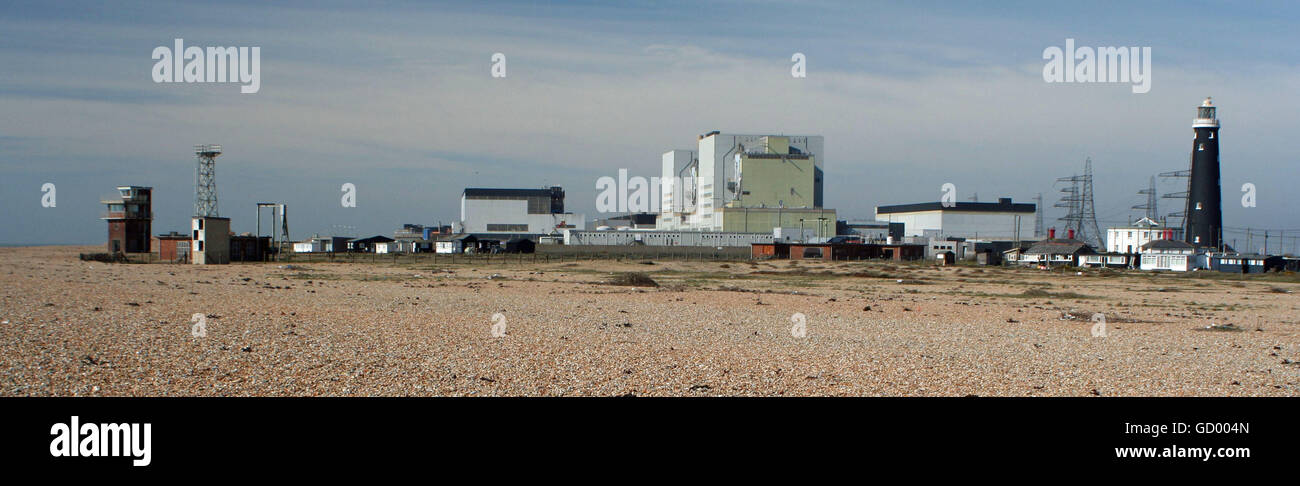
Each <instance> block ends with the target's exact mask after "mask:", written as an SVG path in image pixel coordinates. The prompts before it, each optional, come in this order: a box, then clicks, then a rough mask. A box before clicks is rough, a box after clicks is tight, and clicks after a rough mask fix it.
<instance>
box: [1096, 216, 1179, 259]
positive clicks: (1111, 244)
mask: <svg viewBox="0 0 1300 486" xmlns="http://www.w3.org/2000/svg"><path fill="white" fill-rule="evenodd" d="M1182 232H1183V230H1182V229H1181V228H1165V227H1162V226H1161V225H1160V223H1157V222H1155V221H1154V220H1152V219H1151V218H1142V219H1139V220H1137V221H1136V222H1134V223H1133V224H1130V225H1128V226H1116V227H1113V228H1107V229H1106V251H1108V252H1111V253H1139V252H1140V251H1141V249H1142V247H1143V246H1146V244H1147V243H1150V242H1152V241H1155V240H1181V239H1183V235H1182Z"/></svg>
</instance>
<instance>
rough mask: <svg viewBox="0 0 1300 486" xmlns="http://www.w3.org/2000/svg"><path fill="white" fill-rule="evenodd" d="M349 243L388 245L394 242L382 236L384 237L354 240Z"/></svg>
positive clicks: (377, 236) (376, 236)
mask: <svg viewBox="0 0 1300 486" xmlns="http://www.w3.org/2000/svg"><path fill="white" fill-rule="evenodd" d="M349 241H351V242H353V243H389V242H392V241H394V240H393V239H392V238H389V237H387V236H384V235H375V236H371V237H369V238H356V239H353V240H349Z"/></svg>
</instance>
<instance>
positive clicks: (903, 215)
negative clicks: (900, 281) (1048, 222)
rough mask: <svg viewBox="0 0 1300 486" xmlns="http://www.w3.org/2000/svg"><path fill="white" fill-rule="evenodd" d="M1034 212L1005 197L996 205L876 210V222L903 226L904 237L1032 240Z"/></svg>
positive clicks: (1031, 207)
mask: <svg viewBox="0 0 1300 486" xmlns="http://www.w3.org/2000/svg"><path fill="white" fill-rule="evenodd" d="M1036 210H1037V206H1036V205H1034V204H1030V203H1013V202H1011V198H1009V197H1004V198H1000V199H998V202H953V203H949V206H948V207H945V206H944V205H943V203H940V202H925V203H917V204H898V205H893V206H876V221H887V222H890V223H903V233H904V234H905V235H907V236H925V237H930V238H966V239H978V240H989V241H1012V240H1017V239H1018V240H1034V239H1036V238H1035V237H1034V212H1035V211H1036ZM1017 217H1018V218H1019V220H1018V221H1017ZM1017 227H1019V235H1018V236H1017V231H1016V228H1017Z"/></svg>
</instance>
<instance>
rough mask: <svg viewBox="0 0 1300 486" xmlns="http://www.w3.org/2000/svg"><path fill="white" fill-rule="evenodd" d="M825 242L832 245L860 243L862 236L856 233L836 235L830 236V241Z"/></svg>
mask: <svg viewBox="0 0 1300 486" xmlns="http://www.w3.org/2000/svg"><path fill="white" fill-rule="evenodd" d="M827 243H830V244H833V245H834V244H844V243H862V237H861V236H858V235H844V236H836V237H833V238H831V239H830V241H827Z"/></svg>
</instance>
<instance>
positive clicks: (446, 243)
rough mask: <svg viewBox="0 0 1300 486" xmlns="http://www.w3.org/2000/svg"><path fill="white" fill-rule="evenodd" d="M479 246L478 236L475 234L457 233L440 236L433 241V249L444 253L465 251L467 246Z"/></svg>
mask: <svg viewBox="0 0 1300 486" xmlns="http://www.w3.org/2000/svg"><path fill="white" fill-rule="evenodd" d="M477 246H478V238H475V237H474V236H473V235H455V236H444V237H441V238H438V239H437V240H436V241H434V243H433V251H434V252H437V253H442V254H453V253H464V252H465V249H466V248H475V247H477Z"/></svg>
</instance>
